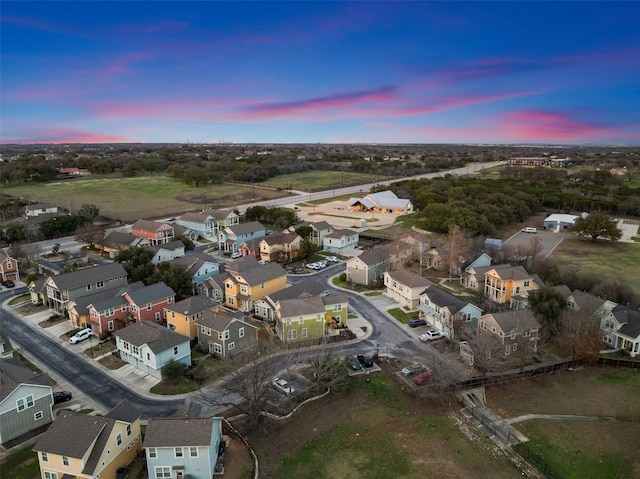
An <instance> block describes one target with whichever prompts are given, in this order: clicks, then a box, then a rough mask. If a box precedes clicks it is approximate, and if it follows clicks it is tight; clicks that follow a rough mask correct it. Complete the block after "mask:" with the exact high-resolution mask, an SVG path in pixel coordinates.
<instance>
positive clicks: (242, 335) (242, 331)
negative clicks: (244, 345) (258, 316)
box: [238, 328, 244, 338]
mask: <svg viewBox="0 0 640 479" xmlns="http://www.w3.org/2000/svg"><path fill="white" fill-rule="evenodd" d="M238 337H239V338H244V328H240V329H239V330H238Z"/></svg>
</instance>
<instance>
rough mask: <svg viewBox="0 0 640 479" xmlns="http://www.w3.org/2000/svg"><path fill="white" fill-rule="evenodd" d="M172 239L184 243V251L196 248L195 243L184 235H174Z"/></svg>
mask: <svg viewBox="0 0 640 479" xmlns="http://www.w3.org/2000/svg"><path fill="white" fill-rule="evenodd" d="M173 239H174V241H182V244H184V250H185V251H193V250H194V249H195V248H196V245H195V244H193V241H191V240H190V239H189V238H187V237H186V236H184V235H178V236H175V237H174V238H173Z"/></svg>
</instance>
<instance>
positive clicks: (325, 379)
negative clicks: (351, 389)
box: [310, 353, 349, 392]
mask: <svg viewBox="0 0 640 479" xmlns="http://www.w3.org/2000/svg"><path fill="white" fill-rule="evenodd" d="M310 366H311V373H312V375H313V378H314V382H315V383H316V385H317V386H318V388H319V389H321V390H323V391H324V390H327V389H329V390H330V391H332V392H339V391H341V390H342V389H343V388H344V387H345V386H346V384H347V379H348V377H349V375H348V372H347V365H346V364H345V361H344V358H340V357H336V356H333V355H331V354H329V353H326V354H323V355H321V356H316V357H314V358H312V359H311V361H310Z"/></svg>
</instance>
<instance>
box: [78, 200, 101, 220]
mask: <svg viewBox="0 0 640 479" xmlns="http://www.w3.org/2000/svg"><path fill="white" fill-rule="evenodd" d="M99 214H100V208H98V207H97V206H96V205H93V204H91V205H89V204H85V205H82V207H81V208H80V211H78V215H80V216H82V217H84V218H86V220H87V223H93V220H94V219H96V216H98V215H99Z"/></svg>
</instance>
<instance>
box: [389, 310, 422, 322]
mask: <svg viewBox="0 0 640 479" xmlns="http://www.w3.org/2000/svg"><path fill="white" fill-rule="evenodd" d="M387 313H389V314H390V315H391V316H393V317H394V318H396V319H397V320H398V321H400V322H401V323H402V324H407V323H408V322H409V320H410V319H415V318H417V317H418V311H410V312H406V311H404V310H403V309H400V308H393V309H387Z"/></svg>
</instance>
